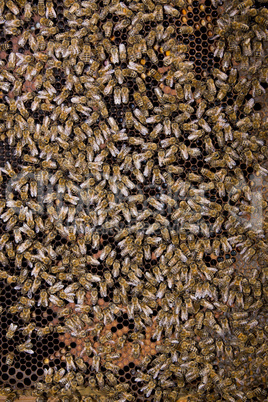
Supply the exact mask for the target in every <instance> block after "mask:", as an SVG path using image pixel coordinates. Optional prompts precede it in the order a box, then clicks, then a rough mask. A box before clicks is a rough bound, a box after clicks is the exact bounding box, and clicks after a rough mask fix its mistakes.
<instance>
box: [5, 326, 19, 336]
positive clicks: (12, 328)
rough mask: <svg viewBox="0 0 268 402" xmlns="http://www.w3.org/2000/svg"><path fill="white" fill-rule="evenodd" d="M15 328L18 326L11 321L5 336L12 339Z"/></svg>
mask: <svg viewBox="0 0 268 402" xmlns="http://www.w3.org/2000/svg"><path fill="white" fill-rule="evenodd" d="M17 328H18V325H16V324H13V323H11V324H10V325H9V327H8V329H7V332H6V338H7V339H12V338H13V337H14V334H15V332H16V330H17Z"/></svg>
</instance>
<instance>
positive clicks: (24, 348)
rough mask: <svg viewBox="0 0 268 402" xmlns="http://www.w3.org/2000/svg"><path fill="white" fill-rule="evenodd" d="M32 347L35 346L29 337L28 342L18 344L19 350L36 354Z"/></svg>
mask: <svg viewBox="0 0 268 402" xmlns="http://www.w3.org/2000/svg"><path fill="white" fill-rule="evenodd" d="M32 347H33V344H32V343H31V340H30V339H28V340H27V341H26V342H24V343H21V344H20V345H18V346H17V350H18V351H19V352H24V353H29V354H34V351H33V350H32V349H31V348H32Z"/></svg>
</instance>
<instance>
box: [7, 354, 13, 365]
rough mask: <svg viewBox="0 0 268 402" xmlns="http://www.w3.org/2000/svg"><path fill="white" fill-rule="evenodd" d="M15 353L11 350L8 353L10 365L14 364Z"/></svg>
mask: <svg viewBox="0 0 268 402" xmlns="http://www.w3.org/2000/svg"><path fill="white" fill-rule="evenodd" d="M14 358H15V354H14V353H13V352H10V353H8V354H7V355H6V364H7V365H8V366H12V364H13V362H14Z"/></svg>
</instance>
